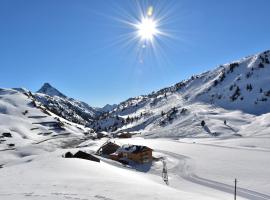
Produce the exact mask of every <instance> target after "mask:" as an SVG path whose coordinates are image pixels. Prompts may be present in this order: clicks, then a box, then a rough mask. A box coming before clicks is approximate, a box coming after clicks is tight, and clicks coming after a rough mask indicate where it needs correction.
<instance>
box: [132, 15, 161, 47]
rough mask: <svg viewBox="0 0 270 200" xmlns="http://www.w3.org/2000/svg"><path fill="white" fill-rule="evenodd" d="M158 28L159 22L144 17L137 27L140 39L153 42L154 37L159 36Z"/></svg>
mask: <svg viewBox="0 0 270 200" xmlns="http://www.w3.org/2000/svg"><path fill="white" fill-rule="evenodd" d="M157 26H158V24H157V22H156V21H155V20H154V19H153V18H151V17H143V18H142V19H141V21H140V22H139V23H138V24H136V25H135V27H136V28H137V34H138V36H139V37H140V39H141V40H143V41H150V42H152V41H153V39H154V37H155V36H156V35H158V34H159V30H158V27H157Z"/></svg>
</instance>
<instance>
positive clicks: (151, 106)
mask: <svg viewBox="0 0 270 200" xmlns="http://www.w3.org/2000/svg"><path fill="white" fill-rule="evenodd" d="M269 60H270V51H265V52H262V53H258V54H256V55H252V56H248V57H245V58H242V59H240V60H237V61H234V62H231V63H227V64H223V65H220V66H218V67H217V68H216V69H214V70H211V71H207V72H204V73H202V74H199V75H193V76H191V77H190V78H189V79H187V80H183V81H181V82H179V83H177V84H175V85H173V86H171V87H166V88H163V89H161V90H159V91H156V92H153V93H151V94H148V95H141V96H138V97H133V98H130V99H128V100H126V101H123V102H121V103H119V104H118V105H109V104H107V105H106V106H104V107H103V108H93V107H91V106H89V105H88V104H87V103H85V102H82V101H78V100H75V99H73V98H69V97H67V96H66V95H64V94H63V93H62V92H60V91H59V90H57V89H56V88H54V87H53V86H51V85H50V84H49V83H45V84H44V85H43V86H42V87H41V88H40V89H39V90H38V91H37V92H36V93H31V92H29V91H27V90H25V89H16V92H20V93H22V94H27V95H28V96H29V95H31V98H32V100H33V101H34V102H35V105H36V104H38V105H42V107H44V109H46V110H47V111H48V112H51V113H54V114H55V115H56V116H59V117H61V118H63V119H65V120H68V121H70V122H73V123H76V124H80V125H83V126H85V127H89V128H91V129H94V130H95V131H107V132H112V133H117V132H119V131H133V132H134V131H135V132H141V133H142V134H144V135H146V136H151V137H167V136H168V137H169V136H177V137H178V136H187V135H188V136H198V135H200V134H208V135H209V134H210V135H222V134H225V133H226V134H231V135H235V134H243V133H242V132H243V131H244V130H245V128H247V127H248V126H249V125H250V124H251V123H252V121H256V120H258V119H259V118H260V117H262V116H263V114H269V112H270V78H269V77H270V62H269ZM3 91H4V90H3ZM8 94H10V93H7V95H8ZM1 95H2V96H5V92H2V93H1ZM6 109H7V108H5V106H4V104H0V113H1V112H4V111H5V110H6ZM201 121H205V122H206V127H207V128H206V127H203V129H202V127H201V125H200V124H201ZM224 121H226V122H228V123H229V124H230V123H232V124H231V127H230V128H228V126H224ZM226 125H227V124H226Z"/></svg>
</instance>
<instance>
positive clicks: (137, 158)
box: [117, 145, 153, 164]
mask: <svg viewBox="0 0 270 200" xmlns="http://www.w3.org/2000/svg"><path fill="white" fill-rule="evenodd" d="M117 152H118V159H119V160H121V159H122V160H130V161H134V162H136V163H140V164H143V163H149V162H152V160H153V156H152V152H153V150H152V149H151V148H149V147H146V146H139V145H130V146H123V147H121V148H120V149H119V150H118V151H117Z"/></svg>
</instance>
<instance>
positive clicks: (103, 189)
mask: <svg viewBox="0 0 270 200" xmlns="http://www.w3.org/2000/svg"><path fill="white" fill-rule="evenodd" d="M268 57H270V52H269V51H266V52H263V53H259V54H256V55H254V56H249V57H246V58H243V59H240V60H238V61H235V62H233V63H228V64H224V65H222V66H219V67H218V68H216V69H214V70H212V71H208V72H205V73H202V74H200V75H197V76H193V77H192V78H190V79H188V80H184V81H182V82H180V83H178V84H176V85H174V86H172V87H168V88H164V89H162V90H160V91H157V92H153V93H151V94H149V95H143V96H139V97H134V98H130V99H128V100H127V101H124V102H122V103H120V104H119V105H117V106H115V105H113V106H107V108H108V110H107V113H99V111H97V110H96V109H94V108H92V107H91V106H89V105H87V104H86V103H84V102H80V101H77V100H74V99H72V98H68V97H66V96H64V95H63V94H62V93H61V92H59V91H58V90H57V89H55V88H53V87H52V86H50V85H49V84H45V86H44V87H43V90H42V91H40V92H42V93H44V94H42V93H30V92H29V91H28V90H27V89H23V88H14V89H0V199H1V200H11V199H22V200H25V199H27V200H28V199H35V200H42V199H52V200H54V199H55V200H56V199H57V200H58V199H77V200H80V199H97V200H100V199H103V200H122V199H123V200H126V199H130V200H133V199H134V200H135V199H150V200H151V199H185V200H186V199H200V200H206V199H207V200H217V199H219V200H220V199H224V200H225V199H232V198H233V189H234V187H233V184H234V179H235V178H236V179H237V180H238V190H237V194H238V198H237V199H240V200H241V199H242V200H243V199H250V200H266V199H270V191H269V188H270V181H269V180H270V158H269V152H270V134H269V133H270V112H269V111H270V110H269V108H270V105H269V102H270V99H269V94H268V91H270V88H269V75H270V65H269V64H268V63H267V62H266V58H268ZM236 63H238V64H236ZM260 63H264V66H263V67H262V66H261V67H260ZM224 74H225V77H224ZM249 84H251V85H252V90H248V89H247V85H249ZM237 87H239V88H240V95H239V96H238V97H237V98H236V99H235V100H234V101H232V98H231V97H232V95H233V93H234V92H235V91H236V88H237ZM230 88H232V89H230ZM261 88H262V91H261ZM241 99H242V100H241ZM265 99H266V100H265ZM102 112H103V111H102ZM161 113H163V114H161ZM98 118H99V119H98ZM127 119H130V121H128V122H127ZM131 119H132V120H131ZM225 120H226V123H224V121H225ZM202 121H205V126H204V127H202V126H201V122H202ZM85 125H89V126H90V127H92V128H97V127H98V126H100V127H101V130H100V132H101V133H104V135H106V137H107V138H102V139H100V140H92V139H89V138H93V136H95V135H97V133H96V132H95V133H92V131H93V130H92V129H91V128H89V127H86V126H85ZM113 126H116V128H117V129H116V130H115V129H114V128H113ZM105 128H107V129H108V130H110V131H111V132H104V130H103V131H102V129H105ZM124 131H127V132H132V131H133V132H136V133H137V134H136V135H134V136H133V137H132V138H128V139H115V138H111V139H110V140H111V141H113V142H116V143H117V144H119V146H123V145H124V147H125V146H131V145H142V146H147V147H150V148H152V149H153V151H154V152H153V155H154V157H156V158H159V159H158V160H157V161H154V162H153V163H152V165H151V166H149V165H132V166H125V165H122V164H121V163H119V162H116V161H113V160H109V159H107V158H103V157H99V158H100V159H101V162H100V163H97V162H92V161H88V160H82V159H76V158H63V157H62V155H64V154H65V153H66V152H68V151H70V152H72V153H75V152H77V151H79V150H81V151H85V152H88V153H94V152H95V151H96V150H97V149H99V147H100V146H101V145H102V144H103V143H104V142H106V141H108V140H109V137H111V136H112V135H114V134H117V133H119V132H124ZM3 133H10V134H11V135H12V137H4V136H2V134H3ZM86 133H87V134H86ZM138 133H139V134H138ZM85 135H87V136H85ZM88 136H89V137H88ZM162 161H165V162H166V164H167V167H168V176H169V185H166V184H165V183H164V182H163V180H162V177H161V173H162V169H163V164H162Z"/></svg>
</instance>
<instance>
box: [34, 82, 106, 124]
mask: <svg viewBox="0 0 270 200" xmlns="http://www.w3.org/2000/svg"><path fill="white" fill-rule="evenodd" d="M33 96H34V97H35V99H36V100H37V101H38V102H40V103H42V104H43V105H44V106H45V107H46V108H47V109H48V110H50V111H51V112H53V113H54V114H56V115H58V116H61V117H63V118H65V119H66V120H69V121H71V122H74V123H78V124H83V125H87V124H88V123H90V122H92V121H93V120H94V119H96V118H97V117H98V116H99V115H100V114H101V113H102V112H101V111H97V110H96V109H94V108H92V107H91V106H89V105H88V104H87V103H85V102H82V101H78V100H75V99H73V98H69V97H67V96H66V95H64V94H62V93H61V92H59V91H58V90H57V89H55V88H54V87H52V86H51V85H50V84H49V83H45V84H44V85H43V86H42V87H41V88H40V89H39V90H38V91H37V93H34V94H33Z"/></svg>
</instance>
